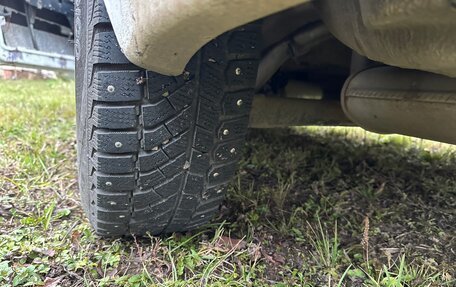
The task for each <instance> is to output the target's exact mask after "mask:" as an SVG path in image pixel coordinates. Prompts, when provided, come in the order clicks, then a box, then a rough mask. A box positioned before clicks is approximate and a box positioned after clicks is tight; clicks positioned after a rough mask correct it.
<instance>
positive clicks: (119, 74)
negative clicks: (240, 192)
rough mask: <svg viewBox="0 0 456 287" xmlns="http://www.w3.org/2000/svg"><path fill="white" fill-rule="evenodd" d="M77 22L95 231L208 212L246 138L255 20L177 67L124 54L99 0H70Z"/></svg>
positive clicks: (182, 224)
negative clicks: (157, 67) (147, 64)
mask: <svg viewBox="0 0 456 287" xmlns="http://www.w3.org/2000/svg"><path fill="white" fill-rule="evenodd" d="M151 29H153V27H151ZM75 30H76V40H75V50H76V60H77V64H76V78H77V79H76V82H77V83H76V85H77V87H76V89H77V96H76V98H77V132H78V133H77V134H78V140H77V144H78V171H79V189H80V193H81V199H82V204H83V207H84V209H85V212H86V213H87V215H88V217H89V220H90V222H91V224H92V225H93V227H94V229H95V230H96V232H97V233H98V234H100V235H104V236H120V235H128V234H145V233H147V232H149V233H150V234H153V235H157V234H162V233H170V232H175V231H186V230H190V229H194V228H196V227H198V226H200V225H202V224H204V223H206V222H207V221H209V220H210V219H211V217H212V216H213V215H214V214H215V213H216V212H217V211H218V208H219V204H220V202H221V201H222V199H223V196H224V192H225V187H226V184H227V183H228V181H229V180H230V179H231V177H232V176H233V174H234V172H235V171H236V165H237V161H238V157H239V155H240V151H241V149H242V146H243V143H244V134H245V132H246V129H247V125H248V116H249V110H250V106H251V102H252V97H253V87H254V85H255V79H256V73H257V66H258V58H259V52H260V43H259V39H260V34H259V33H258V26H257V25H255V24H249V25H247V26H245V27H242V28H238V29H235V30H233V31H230V32H227V33H225V34H224V35H222V36H220V37H218V38H216V39H214V40H213V41H211V42H210V43H208V44H207V45H206V46H204V47H203V48H202V49H201V50H200V51H199V52H198V53H197V54H195V56H194V57H193V58H192V60H191V61H190V62H189V64H188V65H187V67H186V69H185V71H184V72H183V74H182V75H181V76H178V77H170V76H163V75H160V74H157V73H154V72H152V71H146V70H144V69H141V68H139V67H137V66H135V65H133V64H131V63H130V62H129V61H128V60H127V58H126V57H125V56H124V55H123V54H122V52H121V50H120V48H119V46H118V43H117V40H116V37H115V34H114V32H113V29H112V26H111V24H110V21H109V18H108V15H107V13H106V9H105V7H104V4H103V1H102V0H86V1H76V7H75ZM170 49H172V47H170Z"/></svg>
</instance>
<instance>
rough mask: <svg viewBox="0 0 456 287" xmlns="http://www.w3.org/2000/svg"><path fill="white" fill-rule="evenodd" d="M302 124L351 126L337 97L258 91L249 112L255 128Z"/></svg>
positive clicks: (251, 125)
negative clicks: (295, 96)
mask: <svg viewBox="0 0 456 287" xmlns="http://www.w3.org/2000/svg"><path fill="white" fill-rule="evenodd" d="M303 125H327V126H332V125H339V126H351V125H353V124H352V123H351V121H350V120H349V119H348V118H347V117H346V116H345V114H344V113H343V111H342V109H341V107H340V103H339V102H338V101H326V100H302V99H293V98H283V97H267V96H263V95H256V96H255V97H254V99H253V106H252V111H251V112H250V123H249V126H250V127H252V128H277V127H289V126H303Z"/></svg>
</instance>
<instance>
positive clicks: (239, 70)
mask: <svg viewBox="0 0 456 287" xmlns="http://www.w3.org/2000/svg"><path fill="white" fill-rule="evenodd" d="M234 73H235V74H236V76H240V75H241V68H239V67H237V68H236V70H234Z"/></svg>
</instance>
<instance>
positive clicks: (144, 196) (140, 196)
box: [133, 190, 163, 209]
mask: <svg viewBox="0 0 456 287" xmlns="http://www.w3.org/2000/svg"><path fill="white" fill-rule="evenodd" d="M162 200H163V197H161V196H160V195H158V194H157V193H156V192H155V191H154V190H147V191H139V192H134V193H133V204H134V206H135V209H141V208H145V207H147V206H149V205H154V204H156V203H157V202H160V201H162Z"/></svg>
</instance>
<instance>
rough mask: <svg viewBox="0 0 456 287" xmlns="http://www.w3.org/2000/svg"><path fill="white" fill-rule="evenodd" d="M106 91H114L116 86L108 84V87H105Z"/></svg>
mask: <svg viewBox="0 0 456 287" xmlns="http://www.w3.org/2000/svg"><path fill="white" fill-rule="evenodd" d="M106 90H107V91H108V92H110V93H114V91H115V90H116V88H115V87H114V86H113V85H109V86H108V88H107V89H106Z"/></svg>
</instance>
